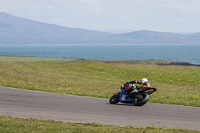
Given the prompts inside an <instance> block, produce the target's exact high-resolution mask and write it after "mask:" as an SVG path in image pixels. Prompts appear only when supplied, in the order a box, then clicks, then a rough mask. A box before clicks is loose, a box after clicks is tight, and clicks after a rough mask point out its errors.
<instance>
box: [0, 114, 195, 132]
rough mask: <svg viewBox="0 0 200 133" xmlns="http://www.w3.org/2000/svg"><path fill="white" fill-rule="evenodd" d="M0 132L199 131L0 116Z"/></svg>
mask: <svg viewBox="0 0 200 133" xmlns="http://www.w3.org/2000/svg"><path fill="white" fill-rule="evenodd" d="M0 132H3V133H34V132H37V133H40V132H41V133H102V132H103V133H113V132H115V133H199V131H192V130H183V129H167V128H158V127H154V126H151V127H146V128H141V127H130V126H125V127H122V126H108V125H101V124H95V123H93V124H88V123H87V124H81V123H66V122H61V121H53V120H37V119H23V118H12V117H9V116H0Z"/></svg>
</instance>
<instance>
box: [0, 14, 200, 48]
mask: <svg viewBox="0 0 200 133" xmlns="http://www.w3.org/2000/svg"><path fill="white" fill-rule="evenodd" d="M58 44H63V45H64V44H195V45H198V44H200V32H199V33H192V34H177V33H170V32H157V31H148V30H140V31H134V32H128V33H121V34H114V33H109V32H100V31H93V30H86V29H79V28H69V27H64V26H59V25H55V24H47V23H43V22H38V21H34V20H29V19H26V18H21V17H16V16H13V15H10V14H8V13H0V45H58Z"/></svg>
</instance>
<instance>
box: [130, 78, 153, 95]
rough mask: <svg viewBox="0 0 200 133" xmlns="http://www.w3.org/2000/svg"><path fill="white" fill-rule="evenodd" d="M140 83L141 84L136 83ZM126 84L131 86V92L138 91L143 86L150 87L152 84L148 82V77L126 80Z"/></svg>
mask: <svg viewBox="0 0 200 133" xmlns="http://www.w3.org/2000/svg"><path fill="white" fill-rule="evenodd" d="M135 84H140V86H138V85H135ZM126 85H127V86H129V87H130V89H131V92H137V89H140V88H143V87H150V84H149V83H148V79H147V78H142V79H141V80H139V81H138V80H134V81H130V82H126Z"/></svg>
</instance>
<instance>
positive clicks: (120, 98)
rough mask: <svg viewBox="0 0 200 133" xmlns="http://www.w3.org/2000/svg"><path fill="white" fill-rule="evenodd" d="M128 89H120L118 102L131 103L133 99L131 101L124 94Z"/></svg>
mask: <svg viewBox="0 0 200 133" xmlns="http://www.w3.org/2000/svg"><path fill="white" fill-rule="evenodd" d="M128 91H129V90H128V89H124V88H123V89H121V93H120V97H119V101H120V102H131V101H133V99H131V98H130V97H127V94H126V92H128Z"/></svg>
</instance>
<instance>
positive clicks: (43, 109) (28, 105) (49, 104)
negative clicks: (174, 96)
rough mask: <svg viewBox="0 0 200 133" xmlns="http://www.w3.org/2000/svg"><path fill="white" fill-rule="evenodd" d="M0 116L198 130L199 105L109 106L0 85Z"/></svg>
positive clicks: (98, 100)
mask: <svg viewBox="0 0 200 133" xmlns="http://www.w3.org/2000/svg"><path fill="white" fill-rule="evenodd" d="M0 115H10V116H13V117H22V118H37V119H53V120H62V121H68V122H84V123H85V122H87V123H100V124H107V125H126V126H142V127H145V126H151V125H155V126H159V127H167V128H184V129H192V130H200V108H199V107H186V106H174V105H164V104H152V103H147V104H146V105H144V106H142V107H136V106H133V105H131V104H117V105H111V104H109V102H108V99H101V98H90V97H80V96H72V95H62V94H52V93H46V92H37V91H29V90H21V89H14V88H7V87H0Z"/></svg>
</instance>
